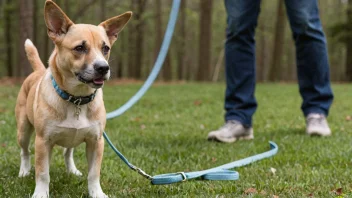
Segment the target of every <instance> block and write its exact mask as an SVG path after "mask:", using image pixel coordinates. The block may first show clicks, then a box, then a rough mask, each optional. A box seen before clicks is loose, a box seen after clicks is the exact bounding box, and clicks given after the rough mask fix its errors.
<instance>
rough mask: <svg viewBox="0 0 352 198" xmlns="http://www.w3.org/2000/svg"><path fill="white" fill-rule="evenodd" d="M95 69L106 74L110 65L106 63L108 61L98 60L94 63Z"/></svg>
mask: <svg viewBox="0 0 352 198" xmlns="http://www.w3.org/2000/svg"><path fill="white" fill-rule="evenodd" d="M94 69H95V71H97V72H98V73H99V74H102V75H104V74H106V73H108V71H109V69H110V67H109V65H108V64H107V63H106V61H98V62H96V63H95V64H94Z"/></svg>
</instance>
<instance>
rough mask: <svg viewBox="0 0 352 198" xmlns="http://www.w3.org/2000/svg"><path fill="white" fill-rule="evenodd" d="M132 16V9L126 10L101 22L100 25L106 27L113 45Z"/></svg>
mask: <svg viewBox="0 0 352 198" xmlns="http://www.w3.org/2000/svg"><path fill="white" fill-rule="evenodd" d="M131 16H132V12H131V11H129V12H125V13H123V14H121V15H119V16H116V17H112V18H110V19H108V20H106V21H104V22H102V23H100V24H99V26H102V27H103V28H104V29H105V31H106V34H107V35H108V37H109V41H110V44H111V45H112V44H113V43H114V42H115V41H116V39H117V36H118V33H119V32H120V31H121V30H122V29H123V28H124V27H125V25H126V24H127V22H128V21H129V20H130V18H131Z"/></svg>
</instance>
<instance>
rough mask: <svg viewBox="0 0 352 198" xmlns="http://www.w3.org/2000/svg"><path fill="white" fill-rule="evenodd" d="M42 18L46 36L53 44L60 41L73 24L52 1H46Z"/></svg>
mask: <svg viewBox="0 0 352 198" xmlns="http://www.w3.org/2000/svg"><path fill="white" fill-rule="evenodd" d="M44 18H45V23H46V27H47V28H48V35H49V37H50V38H51V40H53V41H54V42H55V43H56V42H59V41H60V40H62V38H63V37H64V35H65V34H66V33H67V31H68V29H69V28H70V26H71V25H73V22H72V21H71V20H70V19H69V18H68V17H67V16H66V14H65V13H64V12H63V11H62V10H61V8H60V7H59V6H58V5H56V4H55V3H54V2H53V1H51V0H47V1H46V2H45V8H44Z"/></svg>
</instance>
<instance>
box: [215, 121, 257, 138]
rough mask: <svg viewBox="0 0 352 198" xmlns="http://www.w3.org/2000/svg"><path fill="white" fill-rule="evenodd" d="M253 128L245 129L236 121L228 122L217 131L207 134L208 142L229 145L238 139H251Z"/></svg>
mask: <svg viewBox="0 0 352 198" xmlns="http://www.w3.org/2000/svg"><path fill="white" fill-rule="evenodd" d="M253 138H254V135H253V128H252V127H250V128H246V127H244V126H243V125H242V124H241V123H240V122H238V121H236V120H229V121H227V122H226V124H225V125H224V126H222V127H221V128H220V129H219V130H217V131H212V132H210V133H209V134H208V140H215V141H219V142H226V143H231V142H235V141H236V140H238V139H245V140H250V139H253Z"/></svg>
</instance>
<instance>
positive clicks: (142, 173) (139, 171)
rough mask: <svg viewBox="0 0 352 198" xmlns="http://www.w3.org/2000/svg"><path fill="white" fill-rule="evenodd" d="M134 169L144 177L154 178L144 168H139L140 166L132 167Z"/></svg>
mask: <svg viewBox="0 0 352 198" xmlns="http://www.w3.org/2000/svg"><path fill="white" fill-rule="evenodd" d="M131 169H132V170H134V171H136V172H137V173H138V174H140V175H142V176H143V177H145V178H147V179H148V180H152V178H153V177H152V176H150V175H148V174H147V173H146V172H144V170H142V169H140V168H138V167H135V166H133V167H131Z"/></svg>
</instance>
